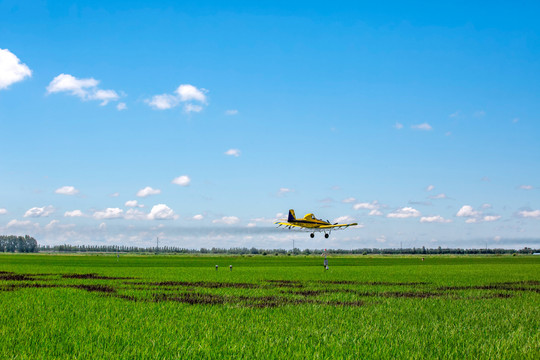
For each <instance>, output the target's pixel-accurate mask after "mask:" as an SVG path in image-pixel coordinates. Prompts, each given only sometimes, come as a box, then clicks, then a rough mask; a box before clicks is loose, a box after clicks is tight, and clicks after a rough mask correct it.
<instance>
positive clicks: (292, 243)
mask: <svg viewBox="0 0 540 360" xmlns="http://www.w3.org/2000/svg"><path fill="white" fill-rule="evenodd" d="M292 252H293V254H294V239H292Z"/></svg>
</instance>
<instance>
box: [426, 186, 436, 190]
mask: <svg viewBox="0 0 540 360" xmlns="http://www.w3.org/2000/svg"><path fill="white" fill-rule="evenodd" d="M433 189H435V185H428V186H427V187H426V191H431V190H433Z"/></svg>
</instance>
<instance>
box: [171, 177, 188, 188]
mask: <svg viewBox="0 0 540 360" xmlns="http://www.w3.org/2000/svg"><path fill="white" fill-rule="evenodd" d="M171 182H172V183H173V184H176V185H180V186H188V185H189V183H190V182H191V179H190V178H189V176H187V175H180V176H179V177H177V178H174V179H173V180H172V181H171Z"/></svg>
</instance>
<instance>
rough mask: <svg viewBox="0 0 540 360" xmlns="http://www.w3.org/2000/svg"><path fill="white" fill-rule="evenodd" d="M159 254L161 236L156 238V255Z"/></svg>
mask: <svg viewBox="0 0 540 360" xmlns="http://www.w3.org/2000/svg"><path fill="white" fill-rule="evenodd" d="M158 252H159V236H158V237H156V254H157V253H158Z"/></svg>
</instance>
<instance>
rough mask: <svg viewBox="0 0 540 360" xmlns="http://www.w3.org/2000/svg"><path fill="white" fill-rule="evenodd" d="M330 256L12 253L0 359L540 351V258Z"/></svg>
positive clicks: (4, 259) (6, 271)
mask: <svg viewBox="0 0 540 360" xmlns="http://www.w3.org/2000/svg"><path fill="white" fill-rule="evenodd" d="M329 262H330V270H328V271H325V270H324V268H323V266H322V263H323V259H322V258H321V257H303V256H298V257H294V256H293V257H290V256H255V257H212V256H199V257H197V256H129V255H125V256H120V258H119V259H117V258H116V256H113V255H94V256H92V255H80V256H78V255H72V256H67V255H41V254H40V255H21V254H15V255H0V339H1V341H0V358H1V359H10V358H13V359H14V358H17V359H41V358H55V359H58V358H70V359H86V358H100V359H102V358H109V359H117V358H118V359H142V358H152V359H154V358H155V359H173V358H181V359H192V358H212V359H215V358H246V359H251V358H264V359H268V358H292V357H298V358H320V359H326V358H339V359H341V358H350V359H370V358H456V359H464V358H467V359H470V358H482V359H495V358H503V359H538V358H540V257H535V256H516V257H512V256H500V257H496V256H494V257H480V256H478V257H474V256H470V257H469V256H457V257H439V256H430V257H426V258H425V261H422V260H421V258H420V257H412V256H411V257H395V256H392V257H390V256H389V257H365V256H364V257H362V256H359V257H330V258H329ZM216 264H217V265H219V270H218V271H216V270H215V265H216ZM231 264H232V265H233V271H229V268H228V267H229V265H231Z"/></svg>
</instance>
